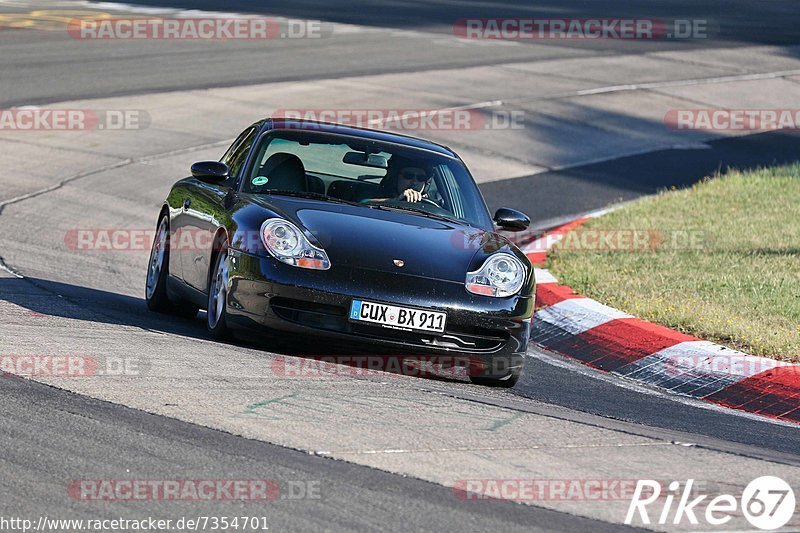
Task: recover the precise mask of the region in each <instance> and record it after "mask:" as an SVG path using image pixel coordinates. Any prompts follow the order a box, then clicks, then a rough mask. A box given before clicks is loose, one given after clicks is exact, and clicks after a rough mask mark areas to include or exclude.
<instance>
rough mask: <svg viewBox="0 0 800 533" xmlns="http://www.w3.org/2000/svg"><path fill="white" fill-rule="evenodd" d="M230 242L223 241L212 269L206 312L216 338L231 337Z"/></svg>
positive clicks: (207, 321) (208, 322) (207, 322)
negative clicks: (229, 319) (229, 324)
mask: <svg viewBox="0 0 800 533" xmlns="http://www.w3.org/2000/svg"><path fill="white" fill-rule="evenodd" d="M227 259H228V244H227V243H225V242H223V243H222V245H221V246H220V251H219V253H218V254H217V259H216V261H215V262H214V269H213V270H212V271H211V280H210V283H209V286H208V307H207V308H206V309H207V310H208V311H207V312H206V325H207V326H208V331H209V333H211V336H212V337H214V338H215V339H220V340H222V339H227V338H229V337H230V330H229V329H228V323H227V322H228V321H227V313H226V307H227V304H228V276H229V272H228V261H227Z"/></svg>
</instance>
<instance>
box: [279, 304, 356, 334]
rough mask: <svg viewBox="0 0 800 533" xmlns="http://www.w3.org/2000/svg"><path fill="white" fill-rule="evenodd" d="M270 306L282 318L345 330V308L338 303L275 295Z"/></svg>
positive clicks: (309, 324) (304, 323) (303, 323)
mask: <svg viewBox="0 0 800 533" xmlns="http://www.w3.org/2000/svg"><path fill="white" fill-rule="evenodd" d="M270 308H271V309H272V311H273V312H274V313H275V314H276V315H278V316H279V317H280V318H282V319H283V320H288V321H289V322H294V323H296V324H301V325H303V326H309V327H312V328H320V329H327V330H332V331H347V309H345V308H344V307H340V306H338V305H328V304H320V303H316V302H306V301H303V300H295V299H292V298H281V297H275V298H273V299H272V300H271V301H270Z"/></svg>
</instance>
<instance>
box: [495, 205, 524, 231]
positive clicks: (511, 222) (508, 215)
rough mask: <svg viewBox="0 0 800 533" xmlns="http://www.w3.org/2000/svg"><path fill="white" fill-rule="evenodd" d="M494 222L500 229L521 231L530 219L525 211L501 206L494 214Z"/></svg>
mask: <svg viewBox="0 0 800 533" xmlns="http://www.w3.org/2000/svg"><path fill="white" fill-rule="evenodd" d="M494 222H495V224H497V226H498V227H499V228H500V229H504V230H508V231H522V230H525V229H528V226H530V224H531V219H530V218H528V215H526V214H525V213H520V212H519V211H517V210H515V209H509V208H507V207H501V208H500V209H498V210H497V213H495V214H494Z"/></svg>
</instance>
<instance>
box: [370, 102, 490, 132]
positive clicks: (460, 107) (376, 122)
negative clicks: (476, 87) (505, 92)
mask: <svg viewBox="0 0 800 533" xmlns="http://www.w3.org/2000/svg"><path fill="white" fill-rule="evenodd" d="M501 105H503V101H502V100H486V101H484V102H476V103H474V104H464V105H458V106H453V107H443V108H441V109H430V110H426V111H412V112H410V113H404V114H403V115H400V116H398V117H396V118H393V119H383V118H376V119H372V120H370V121H369V122H367V124H368V125H370V126H377V125H380V124H392V123H393V122H400V121H403V120H405V119H407V118H414V117H428V116H435V115H437V114H439V113H449V112H451V111H463V110H467V109H486V108H487V107H497V106H501Z"/></svg>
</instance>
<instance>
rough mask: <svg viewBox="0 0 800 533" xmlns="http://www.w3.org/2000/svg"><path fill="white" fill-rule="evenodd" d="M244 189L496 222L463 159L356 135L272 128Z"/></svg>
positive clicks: (482, 222) (479, 224)
mask: <svg viewBox="0 0 800 533" xmlns="http://www.w3.org/2000/svg"><path fill="white" fill-rule="evenodd" d="M242 192H245V193H250V194H290V195H293V196H297V195H300V196H309V197H318V198H322V197H324V198H329V199H331V200H337V201H342V202H348V203H352V204H354V205H359V206H362V207H364V208H365V209H366V208H382V209H398V210H404V211H409V212H413V213H417V214H420V215H421V216H430V217H438V218H446V219H450V220H454V221H458V222H462V223H467V224H469V225H472V226H476V227H481V228H489V229H490V228H492V222H491V218H490V217H489V213H488V211H487V209H486V204H485V203H484V201H483V198H482V197H481V195H480V193H479V192H478V187H477V186H476V185H475V182H474V180H473V179H472V176H470V174H469V172H468V171H467V169H466V168H465V167H464V165H463V163H461V162H460V161H459V160H457V159H453V158H450V157H447V156H444V155H440V154H436V153H433V152H429V151H427V150H422V149H417V148H413V147H409V146H404V145H399V144H393V143H387V142H381V141H374V140H369V139H363V138H359V137H352V136H349V135H339V134H331V133H323V132H309V131H305V130H304V131H291V130H276V131H272V132H270V133H269V134H267V135H265V136H264V137H262V139H261V141H260V144H259V146H258V147H257V149H256V151H255V156H254V161H253V162H252V163H251V164H250V168H249V171H248V172H246V173H245V176H244V182H243V184H242Z"/></svg>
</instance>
